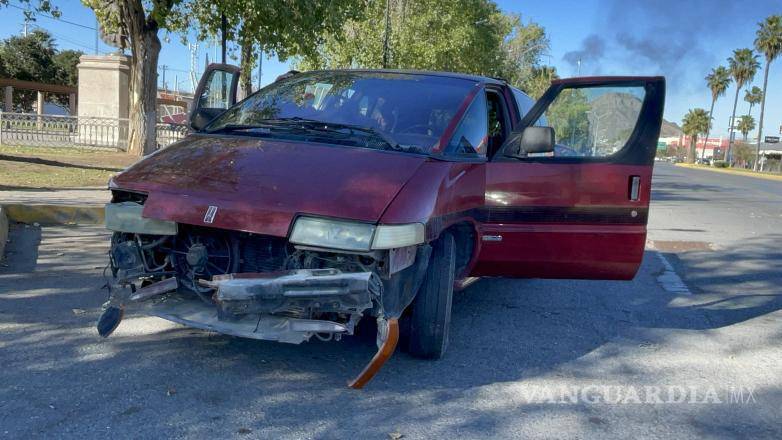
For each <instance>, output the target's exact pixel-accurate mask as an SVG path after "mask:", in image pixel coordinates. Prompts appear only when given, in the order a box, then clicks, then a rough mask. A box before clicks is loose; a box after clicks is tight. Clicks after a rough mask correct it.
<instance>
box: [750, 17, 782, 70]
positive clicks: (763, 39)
mask: <svg viewBox="0 0 782 440" xmlns="http://www.w3.org/2000/svg"><path fill="white" fill-rule="evenodd" d="M758 25H759V27H758V30H757V33H756V34H755V35H756V38H755V48H756V49H757V50H758V52H760V53H762V54H763V55H764V56H765V57H766V63H771V62H772V61H774V60H775V59H776V58H777V57H778V56H779V54H780V53H782V15H771V16H768V17H766V19H765V20H763V21H762V22H760V23H759V24H758Z"/></svg>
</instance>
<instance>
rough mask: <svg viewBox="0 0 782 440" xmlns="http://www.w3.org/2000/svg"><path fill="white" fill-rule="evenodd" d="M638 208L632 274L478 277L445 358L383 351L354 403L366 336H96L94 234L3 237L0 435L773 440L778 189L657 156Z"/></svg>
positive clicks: (99, 252) (781, 204)
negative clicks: (641, 213)
mask: <svg viewBox="0 0 782 440" xmlns="http://www.w3.org/2000/svg"><path fill="white" fill-rule="evenodd" d="M653 199H654V201H653V206H652V209H651V217H650V225H649V249H648V251H647V252H646V255H645V259H644V263H643V266H642V268H641V270H640V272H639V274H638V276H637V277H636V279H635V280H634V281H633V282H602V281H545V280H503V279H485V280H481V281H479V282H478V283H476V284H475V285H473V286H471V287H470V288H469V289H468V290H467V291H466V292H464V293H462V294H459V295H458V296H457V297H456V298H455V301H454V311H453V329H452V333H451V345H450V347H449V350H450V351H449V352H448V354H447V356H446V357H445V359H443V360H442V361H439V362H425V361H419V360H415V359H412V358H410V357H408V356H407V355H404V354H401V353H398V354H397V355H395V356H394V357H393V358H392V359H391V361H389V363H388V364H387V365H386V366H385V368H384V369H383V370H382V371H381V373H380V374H379V375H378V376H377V377H376V378H375V379H374V381H373V382H371V383H370V384H369V385H368V386H367V388H366V389H364V390H362V391H354V390H350V389H348V388H346V387H345V382H346V380H347V379H348V378H350V377H352V376H353V375H354V374H356V373H357V372H358V371H359V370H360V369H361V367H362V366H363V365H364V363H365V362H366V361H367V360H368V359H369V358H370V357H371V356H372V354H373V353H374V344H373V341H371V340H364V339H360V338H347V339H346V340H343V341H342V342H340V343H321V342H311V343H307V344H303V345H300V346H292V345H281V344H275V343H266V342H258V341H251V340H242V339H237V338H231V337H226V336H221V335H215V334H208V333H204V332H201V331H196V330H191V329H187V328H183V327H180V326H177V325H174V324H170V323H167V322H165V321H162V320H159V319H155V318H146V317H140V316H130V317H128V318H126V320H125V321H124V322H123V324H122V325H121V326H120V327H119V329H118V330H117V332H116V333H115V334H114V335H113V336H112V337H111V338H110V339H108V340H101V339H99V338H98V336H97V335H96V332H95V329H94V323H95V321H96V319H97V317H98V315H99V307H100V304H101V303H102V301H103V297H104V293H102V292H101V290H100V286H101V285H102V284H103V280H102V277H101V269H102V267H103V266H104V264H105V252H106V251H107V235H106V233H105V231H102V230H101V229H99V228H91V227H73V228H68V227H51V228H44V229H40V228H36V227H32V226H30V227H16V228H15V229H14V230H13V231H12V238H13V240H12V242H11V243H10V244H9V250H10V251H11V254H10V255H9V256H8V259H7V261H6V267H0V366H1V367H2V374H0V438H30V437H47V438H86V437H94V436H99V435H100V436H104V437H112V438H121V437H133V438H141V437H152V438H159V437H172V438H186V437H187V438H190V437H197V438H203V437H218V438H275V439H278V438H282V439H286V438H289V439H298V438H325V439H332V438H333V439H342V438H361V439H373V438H377V439H382V438H389V437H390V438H399V436H403V437H402V438H406V439H417V438H488V437H490V438H524V437H537V438H563V437H568V438H639V437H643V438H672V437H675V438H679V439H681V438H703V437H709V438H727V437H732V438H735V437H752V438H780V437H782V417H781V416H782V412H781V411H780V408H782V362H781V361H782V347H780V340H782V312H780V309H781V308H782V296H781V293H782V292H780V286H781V285H782V272H781V271H780V267H782V246H781V245H782V183H780V182H773V181H765V180H759V179H754V178H750V177H744V176H732V175H725V174H718V173H713V172H709V171H703V170H692V169H683V168H676V167H673V166H671V165H669V164H660V165H658V166H657V169H656V174H655V181H654V186H653ZM655 393H657V394H655ZM655 395H658V396H659V399H655V398H654V397H655ZM682 400H683V401H682Z"/></svg>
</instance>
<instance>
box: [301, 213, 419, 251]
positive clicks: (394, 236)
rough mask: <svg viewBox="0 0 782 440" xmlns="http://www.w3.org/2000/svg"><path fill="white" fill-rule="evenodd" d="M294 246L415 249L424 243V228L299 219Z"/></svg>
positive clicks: (350, 248) (411, 225) (358, 249)
mask: <svg viewBox="0 0 782 440" xmlns="http://www.w3.org/2000/svg"><path fill="white" fill-rule="evenodd" d="M290 242H291V243H294V244H303V245H309V246H317V247H323V248H332V249H341V250H351V251H369V250H371V249H391V248H398V247H404V246H412V245H416V244H420V243H423V242H424V225H423V224H421V223H411V224H406V225H379V226H375V225H372V224H369V223H359V222H353V221H349V220H333V219H325V218H315V217H299V218H298V219H296V223H295V224H294V225H293V232H291V237H290Z"/></svg>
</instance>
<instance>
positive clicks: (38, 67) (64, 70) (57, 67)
mask: <svg viewBox="0 0 782 440" xmlns="http://www.w3.org/2000/svg"><path fill="white" fill-rule="evenodd" d="M81 55H82V53H81V52H79V51H72V50H65V51H62V52H58V51H57V47H56V45H55V43H54V40H53V39H52V37H51V35H50V34H49V33H48V32H46V31H43V30H38V29H36V30H34V31H32V32H30V33H28V34H27V36H12V37H9V38H7V39H6V40H4V41H2V42H0V72H1V74H2V76H4V77H7V78H13V79H19V80H23V81H35V82H41V83H46V84H63V85H73V86H75V85H76V80H75V78H76V64H77V63H78V61H79V57H80V56H81ZM14 94H15V96H16V99H15V101H16V103H17V106H16V110H18V111H22V112H29V111H32V110H33V108H34V104H35V102H36V93H35V91H34V90H15V91H14ZM67 98H68V97H67V96H58V95H52V101H53V102H54V103H55V104H58V105H60V106H67V103H68V99H67Z"/></svg>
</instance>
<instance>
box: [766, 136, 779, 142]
mask: <svg viewBox="0 0 782 440" xmlns="http://www.w3.org/2000/svg"><path fill="white" fill-rule="evenodd" d="M765 142H766V143H767V144H778V143H779V136H766V139H765Z"/></svg>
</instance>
